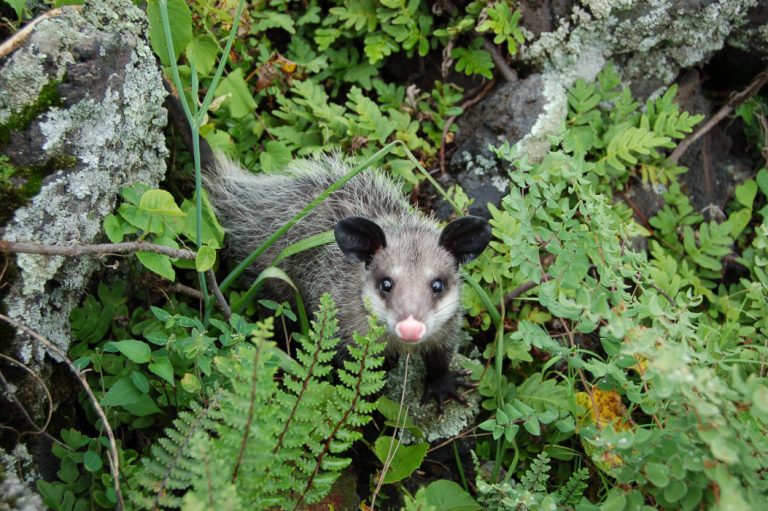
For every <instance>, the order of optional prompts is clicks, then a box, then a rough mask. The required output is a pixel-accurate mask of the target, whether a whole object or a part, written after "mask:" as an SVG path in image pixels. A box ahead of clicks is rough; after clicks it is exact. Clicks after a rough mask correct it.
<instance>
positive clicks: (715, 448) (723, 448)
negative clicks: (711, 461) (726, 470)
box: [709, 436, 739, 465]
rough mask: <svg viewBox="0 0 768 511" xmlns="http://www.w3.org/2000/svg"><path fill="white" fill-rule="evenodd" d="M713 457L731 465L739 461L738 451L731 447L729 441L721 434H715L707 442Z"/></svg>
mask: <svg viewBox="0 0 768 511" xmlns="http://www.w3.org/2000/svg"><path fill="white" fill-rule="evenodd" d="M709 446H710V447H711V448H712V454H714V456H715V458H717V459H719V460H720V461H723V462H725V463H727V464H729V465H732V464H734V463H736V462H738V461H739V453H738V452H737V451H736V450H735V449H734V448H733V446H732V445H731V442H730V441H729V440H728V439H727V438H724V437H723V436H716V437H715V438H714V439H713V440H712V441H711V442H710V444H709Z"/></svg>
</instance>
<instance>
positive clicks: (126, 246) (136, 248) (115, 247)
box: [0, 240, 197, 260]
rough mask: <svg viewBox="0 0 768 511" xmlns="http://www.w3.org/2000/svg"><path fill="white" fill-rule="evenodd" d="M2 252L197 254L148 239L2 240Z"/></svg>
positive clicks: (71, 254)
mask: <svg viewBox="0 0 768 511" xmlns="http://www.w3.org/2000/svg"><path fill="white" fill-rule="evenodd" d="M0 252H9V253H16V254H18V253H22V254H38V255H50V256H54V255H57V256H63V257H78V256H87V255H108V254H126V253H133V252H153V253H155V254H162V255H167V256H169V257H177V258H179V259H192V260H193V259H195V257H196V256H197V254H196V253H195V252H193V251H191V250H184V249H178V248H171V247H165V246H163V245H155V244H154V243H147V242H146V241H127V242H124V243H100V244H96V245H74V246H71V247H65V246H61V245H43V244H41V243H28V242H18V243H17V242H13V241H8V240H0Z"/></svg>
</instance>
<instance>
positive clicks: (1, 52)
mask: <svg viewBox="0 0 768 511" xmlns="http://www.w3.org/2000/svg"><path fill="white" fill-rule="evenodd" d="M68 9H71V10H75V11H77V12H81V11H82V10H83V6H82V5H68V6H66V7H59V8H56V9H51V10H50V11H48V12H46V13H43V14H41V15H40V16H38V17H37V18H35V19H33V20H32V21H30V22H29V23H27V25H26V26H25V27H24V28H22V29H21V30H19V31H18V32H16V33H15V34H13V36H12V37H10V38H9V39H8V40H7V41H5V42H4V43H3V44H2V45H0V59H1V58H4V57H7V56H8V55H10V54H11V53H12V52H13V51H15V50H16V49H17V48H18V47H19V46H21V45H22V44H24V41H26V40H27V38H28V37H29V35H30V34H31V33H32V29H33V28H35V25H37V24H38V23H40V22H41V21H43V20H47V19H48V18H55V17H57V16H60V15H61V14H62V13H63V12H64V11H65V10H68Z"/></svg>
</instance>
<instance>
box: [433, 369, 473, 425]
mask: <svg viewBox="0 0 768 511" xmlns="http://www.w3.org/2000/svg"><path fill="white" fill-rule="evenodd" d="M469 374H470V373H469V371H446V372H445V373H443V375H441V376H439V377H437V378H435V379H433V380H428V381H425V382H424V395H423V396H422V398H421V403H422V404H425V403H426V402H427V401H429V399H430V398H432V399H434V400H435V403H436V404H437V413H438V415H442V414H443V403H444V402H445V401H447V400H449V399H453V400H455V401H456V402H457V403H459V404H461V405H464V406H467V400H466V398H464V396H463V395H461V392H460V390H459V389H474V388H475V387H477V384H475V383H472V382H468V381H466V380H465V379H464V378H466V377H467V376H469Z"/></svg>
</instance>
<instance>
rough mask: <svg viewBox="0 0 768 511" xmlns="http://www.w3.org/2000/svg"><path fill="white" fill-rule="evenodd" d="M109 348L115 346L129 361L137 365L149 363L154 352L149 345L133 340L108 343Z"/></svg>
mask: <svg viewBox="0 0 768 511" xmlns="http://www.w3.org/2000/svg"><path fill="white" fill-rule="evenodd" d="M107 346H113V347H114V348H115V349H117V351H119V352H120V353H122V354H123V355H125V356H126V357H127V358H128V359H129V360H131V361H133V362H136V363H137V364H145V363H147V362H149V358H150V356H151V355H152V350H150V348H149V345H148V344H147V343H145V342H142V341H136V340H133V339H129V340H127V341H113V342H108V343H107Z"/></svg>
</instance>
